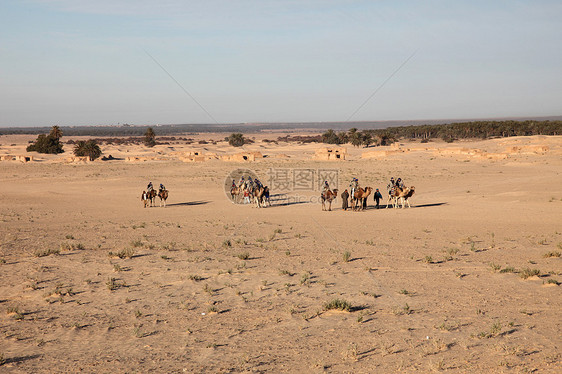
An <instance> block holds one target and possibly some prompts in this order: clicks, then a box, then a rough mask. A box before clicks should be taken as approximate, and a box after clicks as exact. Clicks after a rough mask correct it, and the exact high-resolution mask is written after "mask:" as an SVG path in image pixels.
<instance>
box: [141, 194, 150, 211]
mask: <svg viewBox="0 0 562 374" xmlns="http://www.w3.org/2000/svg"><path fill="white" fill-rule="evenodd" d="M141 200H142V202H143V204H144V207H145V208H146V207H147V206H148V203H149V202H148V194H147V193H146V191H142V195H141Z"/></svg>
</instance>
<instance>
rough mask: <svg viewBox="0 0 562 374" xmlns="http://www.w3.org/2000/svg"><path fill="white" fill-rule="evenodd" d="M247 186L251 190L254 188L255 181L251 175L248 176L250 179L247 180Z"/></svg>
mask: <svg viewBox="0 0 562 374" xmlns="http://www.w3.org/2000/svg"><path fill="white" fill-rule="evenodd" d="M246 188H247V189H249V190H250V191H251V190H253V189H254V181H253V180H252V178H251V177H248V180H247V181H246Z"/></svg>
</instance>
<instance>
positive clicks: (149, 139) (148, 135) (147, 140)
mask: <svg viewBox="0 0 562 374" xmlns="http://www.w3.org/2000/svg"><path fill="white" fill-rule="evenodd" d="M155 138H156V134H155V133H154V130H152V127H149V128H148V129H146V132H145V133H144V145H146V146H147V147H154V146H155V145H156V140H155Z"/></svg>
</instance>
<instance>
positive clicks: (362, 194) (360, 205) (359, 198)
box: [351, 187, 373, 210]
mask: <svg viewBox="0 0 562 374" xmlns="http://www.w3.org/2000/svg"><path fill="white" fill-rule="evenodd" d="M371 192H373V188H372V187H365V189H363V188H358V189H357V190H355V192H354V193H353V198H352V199H351V210H364V209H365V208H366V205H367V204H366V203H367V198H368V197H369V195H371Z"/></svg>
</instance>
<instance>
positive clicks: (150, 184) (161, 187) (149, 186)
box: [146, 182, 166, 192]
mask: <svg viewBox="0 0 562 374" xmlns="http://www.w3.org/2000/svg"><path fill="white" fill-rule="evenodd" d="M152 190H154V186H153V185H152V182H148V186H147V187H146V192H150V191H152ZM162 191H166V187H164V185H163V184H162V183H160V189H159V190H158V192H162Z"/></svg>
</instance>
